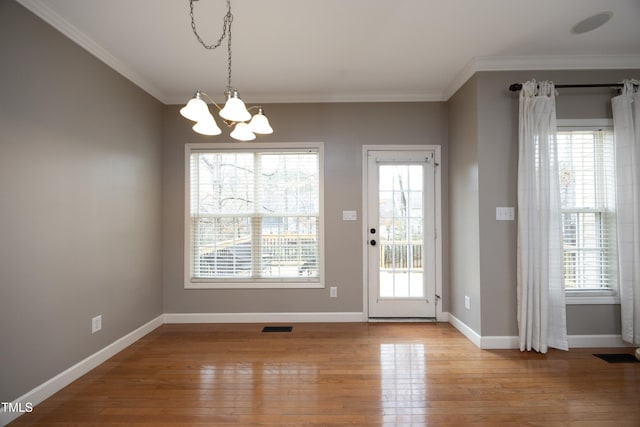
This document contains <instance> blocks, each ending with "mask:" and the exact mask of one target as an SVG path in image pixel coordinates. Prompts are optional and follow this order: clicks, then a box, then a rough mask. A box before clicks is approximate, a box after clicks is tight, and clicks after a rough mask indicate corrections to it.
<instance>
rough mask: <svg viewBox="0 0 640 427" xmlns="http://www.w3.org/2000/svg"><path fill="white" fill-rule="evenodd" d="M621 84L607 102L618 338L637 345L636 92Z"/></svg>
mask: <svg viewBox="0 0 640 427" xmlns="http://www.w3.org/2000/svg"><path fill="white" fill-rule="evenodd" d="M637 85H638V81H637V80H627V81H625V82H624V87H623V88H622V91H621V94H620V95H619V96H616V97H614V98H613V99H612V100H611V105H612V110H613V128H614V133H615V140H616V185H617V188H616V190H617V191H616V193H617V203H616V204H617V210H618V224H617V229H618V263H619V266H618V277H619V283H620V301H621V314H622V339H623V340H624V341H626V342H628V343H631V344H640V93H639V92H638V86H637Z"/></svg>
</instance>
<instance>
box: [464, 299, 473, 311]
mask: <svg viewBox="0 0 640 427" xmlns="http://www.w3.org/2000/svg"><path fill="white" fill-rule="evenodd" d="M464 308H466V309H467V310H471V298H469V297H468V296H465V297H464Z"/></svg>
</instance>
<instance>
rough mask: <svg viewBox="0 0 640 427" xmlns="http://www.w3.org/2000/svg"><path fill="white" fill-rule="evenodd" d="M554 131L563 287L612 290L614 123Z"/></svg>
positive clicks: (571, 290) (602, 292)
mask: <svg viewBox="0 0 640 427" xmlns="http://www.w3.org/2000/svg"><path fill="white" fill-rule="evenodd" d="M559 122H560V121H559ZM560 123H561V122H560ZM561 124H562V123H561ZM557 136H558V166H559V172H560V199H561V204H562V228H563V239H564V284H565V289H566V290H567V292H568V293H569V295H571V293H577V292H582V294H583V295H587V294H588V293H592V294H596V295H611V294H613V292H614V291H615V289H616V288H617V277H616V270H617V255H616V252H617V251H616V212H615V158H614V155H615V152H614V151H615V147H614V140H613V132H612V129H611V127H610V126H608V127H601V126H599V127H585V126H582V127H580V126H567V127H565V126H562V125H561V126H559V127H558V133H557Z"/></svg>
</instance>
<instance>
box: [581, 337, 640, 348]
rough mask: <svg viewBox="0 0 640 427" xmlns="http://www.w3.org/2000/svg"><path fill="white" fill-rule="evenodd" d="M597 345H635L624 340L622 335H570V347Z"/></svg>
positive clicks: (594, 346)
mask: <svg viewBox="0 0 640 427" xmlns="http://www.w3.org/2000/svg"><path fill="white" fill-rule="evenodd" d="M572 347H573V348H589V347H593V348H597V347H635V346H634V345H632V344H628V343H626V342H624V341H622V335H569V349H571V348H572Z"/></svg>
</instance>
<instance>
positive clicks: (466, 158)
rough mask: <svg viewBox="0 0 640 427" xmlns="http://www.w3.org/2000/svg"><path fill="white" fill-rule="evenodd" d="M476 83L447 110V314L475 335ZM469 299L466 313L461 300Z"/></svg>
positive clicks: (478, 305)
mask: <svg viewBox="0 0 640 427" xmlns="http://www.w3.org/2000/svg"><path fill="white" fill-rule="evenodd" d="M477 90H478V82H477V78H476V77H475V76H474V77H472V78H471V79H469V80H468V81H467V82H466V83H465V84H464V86H463V87H462V88H460V90H458V91H457V92H456V94H455V95H454V96H453V97H451V99H449V101H448V108H449V224H450V225H449V235H450V242H449V244H450V259H449V268H450V271H449V277H450V280H449V284H450V288H449V292H450V295H451V297H450V299H449V312H450V313H451V314H452V315H454V316H455V317H456V318H458V319H459V320H461V321H462V322H464V323H465V324H466V325H467V326H469V327H470V328H471V329H473V330H474V331H476V332H479V331H480V325H481V324H480V314H481V311H480V309H481V307H482V306H481V301H480V240H479V239H480V229H479V223H478V221H479V213H478V209H479V198H478V196H479V182H478V155H479V153H478V105H477ZM465 296H468V297H469V298H470V303H471V304H470V309H469V310H467V309H465V307H464V298H465Z"/></svg>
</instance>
